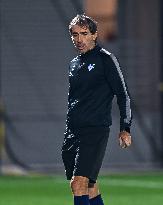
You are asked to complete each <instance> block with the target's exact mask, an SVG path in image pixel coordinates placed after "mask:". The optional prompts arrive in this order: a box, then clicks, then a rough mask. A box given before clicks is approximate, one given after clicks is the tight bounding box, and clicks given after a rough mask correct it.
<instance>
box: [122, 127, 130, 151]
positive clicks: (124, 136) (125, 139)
mask: <svg viewBox="0 0 163 205" xmlns="http://www.w3.org/2000/svg"><path fill="white" fill-rule="evenodd" d="M130 145H131V135H130V133H128V132H127V131H121V132H120V133H119V146H120V147H121V148H127V147H129V146H130Z"/></svg>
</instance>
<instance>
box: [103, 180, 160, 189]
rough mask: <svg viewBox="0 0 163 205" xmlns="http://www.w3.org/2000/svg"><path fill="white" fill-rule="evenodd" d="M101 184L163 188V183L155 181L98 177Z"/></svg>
mask: <svg viewBox="0 0 163 205" xmlns="http://www.w3.org/2000/svg"><path fill="white" fill-rule="evenodd" d="M99 183H100V184H101V185H108V186H126V187H140V188H148V189H163V183H161V182H156V181H148V180H147V181H142V180H141V181H139V180H128V179H126V180H124V179H108V180H106V179H100V180H99Z"/></svg>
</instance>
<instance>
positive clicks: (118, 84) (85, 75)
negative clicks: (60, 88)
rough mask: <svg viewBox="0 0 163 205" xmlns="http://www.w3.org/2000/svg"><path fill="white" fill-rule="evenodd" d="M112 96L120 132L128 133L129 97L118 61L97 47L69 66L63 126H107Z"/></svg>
mask: <svg viewBox="0 0 163 205" xmlns="http://www.w3.org/2000/svg"><path fill="white" fill-rule="evenodd" d="M114 96H116V97H117V104H118V106H119V110H120V131H122V130H126V131H128V132H130V126H131V121H132V114H131V104H130V95H129V92H128V88H127V85H126V82H125V80H124V77H123V74H122V71H121V69H120V65H119V63H118V60H117V58H116V57H115V56H114V55H113V54H112V53H110V52H108V51H107V50H105V49H103V48H101V47H100V46H99V45H96V46H95V47H94V48H93V49H92V50H89V51H87V52H86V53H84V54H79V55H78V56H77V57H76V58H74V59H73V60H72V61H71V62H70V65H69V94H68V111H67V120H66V127H67V128H73V129H80V128H87V127H109V126H110V125H111V124H112V118H111V108H112V100H113V98H114Z"/></svg>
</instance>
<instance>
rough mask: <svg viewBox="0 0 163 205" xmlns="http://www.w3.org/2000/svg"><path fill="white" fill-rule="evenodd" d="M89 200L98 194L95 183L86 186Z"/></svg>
mask: <svg viewBox="0 0 163 205" xmlns="http://www.w3.org/2000/svg"><path fill="white" fill-rule="evenodd" d="M88 193H89V199H92V198H94V197H96V196H98V195H99V194H100V192H99V189H98V185H97V183H89V184H88Z"/></svg>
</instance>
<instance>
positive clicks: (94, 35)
mask: <svg viewBox="0 0 163 205" xmlns="http://www.w3.org/2000/svg"><path fill="white" fill-rule="evenodd" d="M97 35H98V33H97V31H96V33H95V34H93V40H94V41H95V40H96V38H97Z"/></svg>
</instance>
